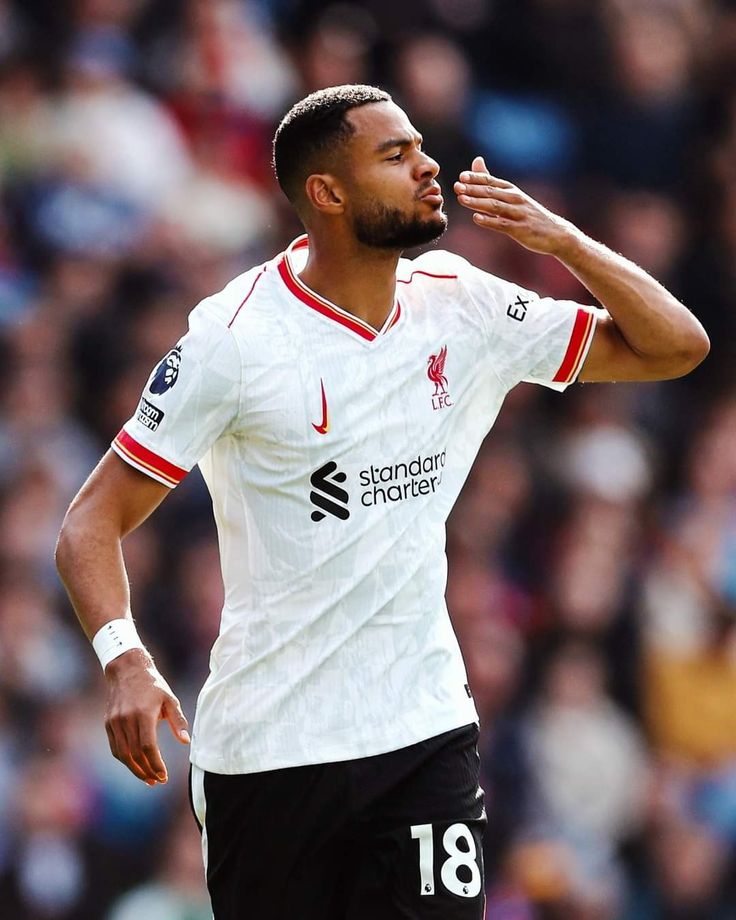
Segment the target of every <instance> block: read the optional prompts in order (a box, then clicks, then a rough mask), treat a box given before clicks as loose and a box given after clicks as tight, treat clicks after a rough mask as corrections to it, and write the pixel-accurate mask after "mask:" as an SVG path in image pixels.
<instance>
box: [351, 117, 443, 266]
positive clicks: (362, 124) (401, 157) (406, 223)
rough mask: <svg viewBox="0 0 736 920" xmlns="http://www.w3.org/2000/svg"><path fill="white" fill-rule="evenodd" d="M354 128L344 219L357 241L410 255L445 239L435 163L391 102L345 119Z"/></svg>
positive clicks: (420, 139)
mask: <svg viewBox="0 0 736 920" xmlns="http://www.w3.org/2000/svg"><path fill="white" fill-rule="evenodd" d="M346 118H349V119H350V122H351V124H352V125H353V126H354V127H355V134H354V135H353V137H352V139H351V140H350V141H349V143H348V147H347V153H348V161H349V179H348V180H347V187H348V192H349V198H348V202H347V210H346V214H347V216H348V217H349V219H350V220H351V221H352V226H353V230H354V232H355V236H356V239H358V240H359V242H361V243H363V244H364V245H366V246H374V247H376V248H379V249H399V250H402V249H410V248H411V247H412V246H421V245H423V244H424V243H430V242H432V240H436V239H437V238H438V237H440V236H442V234H443V233H444V232H445V229H446V227H447V216H446V215H445V212H444V211H443V210H442V206H443V200H442V195H441V193H440V187H439V184H438V183H437V180H436V176H437V173H438V172H439V166H438V165H437V163H436V162H435V161H434V160H433V159H431V158H430V157H428V156H427V154H426V153H424V152H423V151H422V138H421V136H420V135H419V134H418V133H417V131H416V129H415V128H414V127H413V126H412V124H411V122H410V121H409V119H408V118H407V116H406V113H405V112H403V111H402V110H401V109H400V108H399V107H398V106H397V105H394V103H393V102H377V103H372V104H370V105H364V106H361V107H360V108H357V109H352V110H351V111H350V112H348V113H347V115H346Z"/></svg>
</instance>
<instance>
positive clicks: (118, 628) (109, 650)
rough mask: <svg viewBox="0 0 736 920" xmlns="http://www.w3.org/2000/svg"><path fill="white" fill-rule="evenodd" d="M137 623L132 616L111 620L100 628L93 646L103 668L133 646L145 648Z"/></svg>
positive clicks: (93, 640)
mask: <svg viewBox="0 0 736 920" xmlns="http://www.w3.org/2000/svg"><path fill="white" fill-rule="evenodd" d="M144 647H145V646H144V645H143V643H142V642H141V640H140V636H139V635H138V631H137V630H136V628H135V623H134V622H133V620H131V619H130V618H125V619H120V620H110V622H109V623H105V625H104V626H103V627H102V628H101V629H98V630H97V632H96V633H95V636H94V639H92V648H93V649H94V650H95V652H97V657H98V658H99V659H100V664H101V665H102V670H103V671H104V670H105V668H106V667H107V666H108V665H109V664H110V662H111V661H113V660H114V659H115V658H118V657H119V656H120V655H122V654H123V653H124V652H128V651H130V649H132V648H144Z"/></svg>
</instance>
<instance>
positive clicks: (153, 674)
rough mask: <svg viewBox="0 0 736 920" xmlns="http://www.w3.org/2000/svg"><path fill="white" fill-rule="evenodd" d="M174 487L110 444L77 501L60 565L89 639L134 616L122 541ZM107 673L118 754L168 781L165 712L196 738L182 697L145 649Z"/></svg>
mask: <svg viewBox="0 0 736 920" xmlns="http://www.w3.org/2000/svg"><path fill="white" fill-rule="evenodd" d="M169 491H170V490H169V489H168V488H167V487H166V486H164V485H161V484H160V483H158V482H156V481H155V480H154V479H152V478H151V477H149V476H146V475H144V474H143V473H140V472H138V471H137V470H135V469H133V468H132V467H131V466H129V465H128V464H127V463H125V462H124V461H123V460H121V459H120V458H119V457H118V456H116V455H115V454H114V453H113V452H112V451H108V453H107V454H105V456H104V457H103V458H102V460H101V461H100V463H99V464H98V466H97V467H96V469H95V470H94V471H93V472H92V474H91V475H90V477H89V479H88V480H87V482H86V483H85V484H84V486H82V488H81V489H80V491H79V494H78V495H77V497H76V498H75V499H74V501H73V502H72V504H71V505H70V507H69V510H68V511H67V513H66V517H65V518H64V523H63V525H62V528H61V533H60V534H59V542H58V544H57V547H56V564H57V567H58V570H59V575H60V576H61V579H62V581H63V582H64V586H65V587H66V590H67V592H68V594H69V598H70V599H71V602H72V604H73V606H74V610H75V611H76V614H77V617H78V619H79V622H80V624H81V626H82V629H83V630H84V632H85V633H86V635H87V638H88V639H90V640H91V639H92V638H93V637H94V635H95V633H96V632H97V631H98V630H99V629H100V628H101V627H102V626H104V625H105V623H107V622H109V621H110V620H115V619H123V618H126V619H130V618H131V613H130V590H129V587H128V578H127V575H126V572H125V564H124V561H123V553H122V545H121V544H122V540H123V538H124V537H125V536H126V534H128V533H130V532H131V531H132V530H135V528H136V527H138V526H139V525H140V524H142V523H143V521H145V520H146V518H147V517H148V516H149V515H150V514H151V513H152V512H153V511H154V509H155V508H157V507H158V505H160V504H161V502H162V501H163V499H164V498H165V497H166V496H167V495H168V493H169ZM105 677H106V679H107V683H108V705H107V715H106V719H105V727H106V729H107V735H108V740H109V742H110V749H111V751H112V753H113V755H114V756H115V757H116V758H117V759H118V760H119V761H121V763H123V764H125V766H127V767H128V769H129V770H130V771H131V772H132V773H134V774H135V776H137V777H138V779H140V780H143V782H146V783H148V784H149V785H151V786H152V785H155V783H157V782H160V783H165V782H166V780H167V772H166V765H165V764H164V761H163V758H162V757H161V752H160V750H159V747H158V742H157V739H156V728H157V725H158V722H159V720H161V719H166V720H167V721H168V723H169V725H170V726H171V730H172V732H173V733H174V735H175V737H176V738H177V739H178V740H179V741H181V742H182V744H188V743H189V734H188V732H187V721H186V719H185V718H184V715H183V713H182V711H181V707H180V705H179V701H178V700H177V699H176V697H175V696H174V694H173V693H172V692H171V689H170V688H169V685H168V684H167V683H166V681H165V680H164V679H163V677H162V676H161V675H160V674H159V672H158V670H157V669H156V666H155V664H154V662H153V659H152V658H151V656H150V655H149V653H148V652H147V651H146V650H145V649H131V650H129V651H127V652H125V653H123V654H122V655H120V656H119V657H118V658H115V659H114V660H113V661H111V662H110V663H109V664H108V665H107V667H106V668H105Z"/></svg>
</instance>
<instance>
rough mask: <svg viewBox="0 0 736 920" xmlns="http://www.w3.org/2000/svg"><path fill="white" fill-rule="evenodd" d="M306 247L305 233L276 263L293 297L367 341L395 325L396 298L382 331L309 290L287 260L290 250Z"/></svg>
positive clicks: (396, 313) (398, 310)
mask: <svg viewBox="0 0 736 920" xmlns="http://www.w3.org/2000/svg"><path fill="white" fill-rule="evenodd" d="M308 247H309V238H308V237H307V236H306V235H304V236H300V237H298V238H297V239H295V240H294V242H293V243H292V244H291V245H290V246H289V247H288V249H287V250H286V252H285V253H284V254H283V255H282V257H281V259H280V260H279V262H278V265H277V268H278V272H279V275H280V276H281V278H282V280H283V282H284V284H285V285H286V287H287V288H288V289H289V291H290V292H291V293H292V294H293V295H294V296H295V297H298V298H299V300H301V301H302V303H305V304H306V305H307V306H308V307H311V308H312V309H313V310H316V311H317V313H320V314H321V315H322V316H325V317H327V319H331V320H334V322H336V323H340V325H341V326H345V327H346V328H347V329H349V330H350V331H351V332H354V333H355V334H356V335H359V336H360V337H361V338H362V339H365V340H366V341H368V342H372V341H374V340H375V339H376V338H377V337H378V336H379V335H381V334H385V333H386V332H388V330H389V329H391V328H392V327H393V326H395V325H396V323H397V322H398V320H399V317H400V316H401V306H400V304H399V302H398V300H397V301H396V302H395V304H394V308H393V311H392V315H391V317H390V319H389V320H388V321H387V323H386V324H385V325H384V327H383V330H382V332H377V331H376V330H375V329H374V328H373V327H372V326H369V325H368V323H364V322H363V320H361V319H359V318H358V317H357V316H353V315H352V314H351V313H348V312H347V311H346V310H341V309H340V307H338V306H336V305H335V304H333V303H330V301H329V300H325V298H324V297H320V296H319V294H317V293H315V292H314V291H312V290H310V289H309V288H308V287H307V286H306V285H305V284H304V283H303V282H302V281H301V280H300V279H299V276H298V275H297V274H296V272H295V271H294V270H293V269H292V267H291V263H290V262H289V255H290V254H291V253H292V252H296V251H297V250H300V249H306V248H308Z"/></svg>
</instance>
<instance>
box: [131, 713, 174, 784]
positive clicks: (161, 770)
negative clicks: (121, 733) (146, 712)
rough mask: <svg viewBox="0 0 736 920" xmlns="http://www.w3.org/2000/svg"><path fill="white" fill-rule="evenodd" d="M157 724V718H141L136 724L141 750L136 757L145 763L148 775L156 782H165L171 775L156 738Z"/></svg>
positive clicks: (139, 748) (139, 749)
mask: <svg viewBox="0 0 736 920" xmlns="http://www.w3.org/2000/svg"><path fill="white" fill-rule="evenodd" d="M156 725H157V721H156V720H152V719H141V720H139V721H138V723H137V725H136V726H134V728H137V730H138V738H137V742H138V751H140V756H136V759H137V760H138V761H139V762H140V763H142V764H143V766H144V767H145V768H146V770H147V775H148V776H149V777H152V778H153V780H154V781H155V782H159V783H165V782H168V779H169V775H168V773H167V771H166V764H165V763H164V759H163V757H162V756H161V751H160V750H159V747H158V741H157V740H156Z"/></svg>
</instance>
